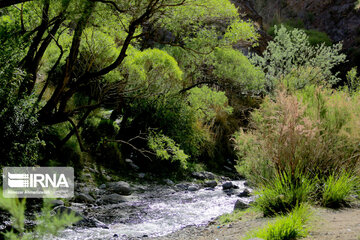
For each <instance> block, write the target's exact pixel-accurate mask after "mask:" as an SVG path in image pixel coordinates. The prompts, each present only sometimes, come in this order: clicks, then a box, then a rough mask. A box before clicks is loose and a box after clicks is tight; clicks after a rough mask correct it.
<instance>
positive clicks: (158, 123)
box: [119, 95, 209, 158]
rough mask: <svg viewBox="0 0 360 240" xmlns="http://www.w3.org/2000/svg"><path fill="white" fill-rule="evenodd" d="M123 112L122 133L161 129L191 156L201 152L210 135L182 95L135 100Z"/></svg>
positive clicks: (134, 133) (126, 134)
mask: <svg viewBox="0 0 360 240" xmlns="http://www.w3.org/2000/svg"><path fill="white" fill-rule="evenodd" d="M123 114H124V122H123V123H122V126H121V127H120V133H119V135H122V136H127V137H129V138H131V137H132V136H133V137H135V136H136V135H137V134H138V133H139V132H143V133H147V132H148V130H149V128H150V129H152V128H154V129H159V130H161V131H162V133H163V134H164V135H165V136H168V137H169V138H171V139H173V140H174V141H175V142H176V143H177V144H179V145H180V148H181V149H183V150H184V152H185V153H186V154H187V155H189V156H191V157H192V158H196V157H198V156H200V155H201V153H202V151H203V150H204V149H203V148H204V146H205V145H206V143H207V141H208V138H209V137H208V132H207V130H206V129H204V128H202V126H201V125H199V124H198V123H197V119H196V117H195V112H194V110H193V109H191V108H189V106H188V105H187V104H186V102H185V101H184V98H183V97H182V96H177V95H176V96H160V97H158V98H150V99H137V100H133V101H132V102H131V103H129V105H128V106H127V107H126V108H125V109H124V112H123Z"/></svg>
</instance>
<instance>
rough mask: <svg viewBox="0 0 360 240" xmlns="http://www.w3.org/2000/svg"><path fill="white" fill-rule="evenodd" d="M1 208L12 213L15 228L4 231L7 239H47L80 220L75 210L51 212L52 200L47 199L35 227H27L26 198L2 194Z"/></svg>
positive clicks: (0, 198)
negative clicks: (7, 196) (9, 196)
mask: <svg viewBox="0 0 360 240" xmlns="http://www.w3.org/2000/svg"><path fill="white" fill-rule="evenodd" d="M0 208H2V209H4V210H6V211H7V212H8V213H10V215H11V221H12V227H13V230H11V231H8V232H6V233H4V237H5V239H9V240H10V239H11V240H19V239H21V240H26V239H45V238H48V237H50V236H56V235H57V234H58V233H59V232H60V231H61V230H63V229H64V228H65V227H67V226H71V225H72V224H73V223H76V222H78V221H79V220H80V218H79V217H78V216H75V212H71V213H58V214H55V215H54V214H51V209H52V206H51V200H50V199H45V200H44V206H43V208H42V211H41V213H39V214H38V215H37V216H36V219H35V221H36V222H37V225H36V226H35V228H34V229H32V230H28V229H26V228H25V199H23V200H19V199H17V198H4V197H3V196H2V195H1V196H0Z"/></svg>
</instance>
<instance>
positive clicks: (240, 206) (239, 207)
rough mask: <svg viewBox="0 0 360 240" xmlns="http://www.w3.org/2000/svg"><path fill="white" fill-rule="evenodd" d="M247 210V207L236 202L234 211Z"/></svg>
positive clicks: (242, 203) (240, 202)
mask: <svg viewBox="0 0 360 240" xmlns="http://www.w3.org/2000/svg"><path fill="white" fill-rule="evenodd" d="M247 208H249V205H248V204H246V203H244V202H242V201H241V200H237V201H236V203H235V206H234V210H244V209H247Z"/></svg>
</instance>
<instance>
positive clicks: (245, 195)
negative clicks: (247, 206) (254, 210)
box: [238, 188, 250, 198]
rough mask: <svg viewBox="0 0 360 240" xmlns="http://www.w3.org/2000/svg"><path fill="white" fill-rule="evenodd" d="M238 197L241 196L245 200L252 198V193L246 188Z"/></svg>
mask: <svg viewBox="0 0 360 240" xmlns="http://www.w3.org/2000/svg"><path fill="white" fill-rule="evenodd" d="M238 196H239V197H245V198H247V197H250V191H249V189H247V188H245V190H244V191H242V192H241V193H240V194H239V195H238Z"/></svg>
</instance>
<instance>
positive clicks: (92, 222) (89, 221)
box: [74, 217, 109, 229]
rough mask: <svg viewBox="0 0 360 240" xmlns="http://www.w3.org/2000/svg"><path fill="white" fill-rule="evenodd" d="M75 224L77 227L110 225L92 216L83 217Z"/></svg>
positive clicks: (105, 227) (105, 226)
mask: <svg viewBox="0 0 360 240" xmlns="http://www.w3.org/2000/svg"><path fill="white" fill-rule="evenodd" d="M74 225H75V226H77V227H86V228H104V229H109V227H108V226H107V225H106V224H105V223H103V222H100V221H99V220H97V219H96V218H92V217H91V218H86V217H83V219H81V220H80V221H78V222H77V223H75V224H74Z"/></svg>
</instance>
